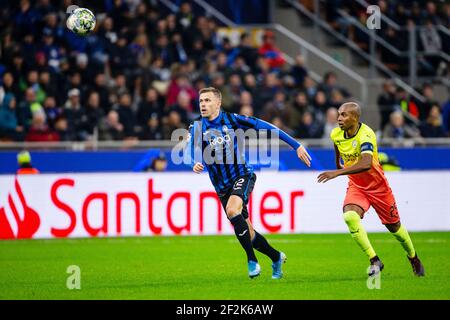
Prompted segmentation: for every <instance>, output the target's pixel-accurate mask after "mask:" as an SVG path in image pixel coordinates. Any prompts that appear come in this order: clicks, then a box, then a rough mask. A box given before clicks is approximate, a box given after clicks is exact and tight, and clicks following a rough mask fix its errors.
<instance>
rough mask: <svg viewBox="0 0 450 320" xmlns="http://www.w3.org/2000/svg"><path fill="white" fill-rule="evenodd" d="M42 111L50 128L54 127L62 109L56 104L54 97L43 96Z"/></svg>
mask: <svg viewBox="0 0 450 320" xmlns="http://www.w3.org/2000/svg"><path fill="white" fill-rule="evenodd" d="M44 111H45V116H46V119H47V124H48V125H49V126H50V128H54V125H55V121H56V119H57V118H58V117H59V116H60V115H61V114H62V110H61V109H60V108H58V106H57V105H56V100H55V97H52V96H48V97H46V98H45V101H44Z"/></svg>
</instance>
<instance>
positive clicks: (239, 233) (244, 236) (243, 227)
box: [230, 214, 258, 261]
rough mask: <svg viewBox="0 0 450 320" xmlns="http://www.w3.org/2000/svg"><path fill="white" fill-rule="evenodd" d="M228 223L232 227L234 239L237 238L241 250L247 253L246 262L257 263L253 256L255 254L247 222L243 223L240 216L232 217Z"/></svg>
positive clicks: (243, 220) (242, 218)
mask: <svg viewBox="0 0 450 320" xmlns="http://www.w3.org/2000/svg"><path fill="white" fill-rule="evenodd" d="M230 222H231V224H232V225H233V227H234V233H235V234H236V238H238V240H239V242H240V243H241V246H242V248H244V250H245V252H246V253H247V259H248V261H250V260H252V261H258V260H257V259H256V256H255V252H254V251H253V245H252V240H251V239H250V230H248V225H247V222H245V219H244V217H243V216H242V214H238V215H237V216H234V217H233V218H231V219H230Z"/></svg>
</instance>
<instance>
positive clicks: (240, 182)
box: [218, 173, 256, 219]
mask: <svg viewBox="0 0 450 320" xmlns="http://www.w3.org/2000/svg"><path fill="white" fill-rule="evenodd" d="M255 182H256V175H255V174H254V173H252V174H251V175H245V176H240V177H238V178H237V179H236V180H234V182H233V186H232V187H231V188H230V189H228V190H227V191H226V192H224V193H219V194H218V196H219V199H220V202H222V206H223V208H224V209H225V210H226V209H227V203H228V199H230V197H231V196H232V195H235V196H238V197H240V198H242V201H243V202H244V204H243V206H242V212H241V213H242V215H243V216H244V219H247V218H248V210H247V204H248V200H249V196H250V193H251V192H252V191H253V187H254V186H255Z"/></svg>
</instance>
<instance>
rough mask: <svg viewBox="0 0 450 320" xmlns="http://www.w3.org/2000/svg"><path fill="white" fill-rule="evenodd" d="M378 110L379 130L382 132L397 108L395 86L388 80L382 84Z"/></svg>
mask: <svg viewBox="0 0 450 320" xmlns="http://www.w3.org/2000/svg"><path fill="white" fill-rule="evenodd" d="M377 102H378V109H379V111H380V118H381V124H380V129H381V130H383V129H384V127H385V126H386V124H387V123H388V122H389V116H390V114H391V113H392V112H394V110H395V109H396V108H397V107H399V106H398V104H397V99H396V95H395V85H394V83H393V82H392V81H390V80H388V81H385V82H384V83H383V92H382V93H381V94H380V95H379V96H378V101H377Z"/></svg>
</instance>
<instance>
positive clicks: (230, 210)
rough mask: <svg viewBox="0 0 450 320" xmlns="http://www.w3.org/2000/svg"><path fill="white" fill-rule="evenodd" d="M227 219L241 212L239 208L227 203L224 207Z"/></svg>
mask: <svg viewBox="0 0 450 320" xmlns="http://www.w3.org/2000/svg"><path fill="white" fill-rule="evenodd" d="M225 211H226V214H227V217H228V219H231V218H233V217H235V216H237V215H238V214H240V213H241V211H240V210H239V208H238V207H237V206H234V205H228V206H227V208H226V209H225Z"/></svg>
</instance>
